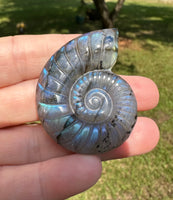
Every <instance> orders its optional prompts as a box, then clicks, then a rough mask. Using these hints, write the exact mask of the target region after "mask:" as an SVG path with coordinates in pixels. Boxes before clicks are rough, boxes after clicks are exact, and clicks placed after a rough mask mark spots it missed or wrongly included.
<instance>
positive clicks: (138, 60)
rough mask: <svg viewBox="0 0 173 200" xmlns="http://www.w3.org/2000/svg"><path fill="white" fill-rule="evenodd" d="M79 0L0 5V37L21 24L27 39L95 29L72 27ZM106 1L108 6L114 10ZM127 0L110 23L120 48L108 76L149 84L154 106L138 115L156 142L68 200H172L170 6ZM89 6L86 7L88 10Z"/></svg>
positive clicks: (1, 0) (106, 168)
mask: <svg viewBox="0 0 173 200" xmlns="http://www.w3.org/2000/svg"><path fill="white" fill-rule="evenodd" d="M79 2H80V1H79V0H73V1H69V0H27V1H22V0H15V1H12V0H0V36H5V35H14V34H16V23H18V22H20V21H24V22H25V23H26V26H27V29H26V33H27V34H42V33H79V32H80V33H82V32H87V31H90V30H94V29H99V28H101V24H100V23H99V22H98V21H96V22H89V21H86V22H85V23H84V24H80V25H79V24H76V22H75V16H76V15H77V14H78V7H79ZM114 2H115V1H113V0H112V2H111V1H109V3H108V6H109V8H112V6H113V5H114ZM161 2H162V1H159V0H151V1H149V0H147V1H142V0H135V1H133V0H127V1H126V3H125V5H124V7H123V9H122V11H121V13H120V17H119V21H117V22H116V25H115V26H116V27H118V28H119V31H120V36H121V37H122V38H124V39H123V40H124V41H125V47H121V48H120V50H119V57H118V63H117V64H116V67H115V68H114V72H117V73H119V74H135V75H141V76H147V77H149V78H151V79H153V80H154V81H155V82H156V84H157V85H158V88H159V91H160V103H159V105H158V106H157V108H155V109H153V110H152V111H147V112H142V113H140V115H145V116H149V117H151V118H153V119H154V120H155V121H156V122H157V124H158V125H159V129H160V132H161V139H160V141H159V144H158V146H157V147H156V149H155V150H154V151H152V152H150V153H148V154H146V155H142V156H136V157H132V158H127V159H122V160H114V161H108V162H104V163H103V174H102V177H101V179H100V180H99V181H98V183H97V184H96V185H95V186H94V187H93V188H91V189H90V190H88V191H86V192H84V193H82V194H79V195H77V196H75V197H72V198H71V199H74V200H79V199H83V200H88V199H89V200H90V199H91V200H100V199H101V200H102V199H103V200H105V199H106V200H115V199H117V200H130V199H135V200H136V199H137V200H138V199H147V200H151V199H155V200H167V199H173V161H172V159H173V128H172V127H173V89H172V88H173V3H172V4H163V3H161ZM90 6H91V7H92V5H90Z"/></svg>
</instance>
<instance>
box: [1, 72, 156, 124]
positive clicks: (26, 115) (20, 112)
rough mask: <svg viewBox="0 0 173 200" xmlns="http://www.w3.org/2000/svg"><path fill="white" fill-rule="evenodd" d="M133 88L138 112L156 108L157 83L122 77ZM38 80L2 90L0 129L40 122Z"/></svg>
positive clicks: (135, 77) (143, 78)
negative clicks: (37, 107)
mask: <svg viewBox="0 0 173 200" xmlns="http://www.w3.org/2000/svg"><path fill="white" fill-rule="evenodd" d="M122 77H123V78H124V79H125V80H126V81H127V82H128V83H129V84H130V86H131V88H132V90H133V91H134V94H135V96H136V99H137V105H138V110H139V111H141V110H149V109H152V108H154V107H155V106H156V105H157V103H158V99H159V93H158V89H157V87H156V85H155V83H154V82H153V81H152V80H150V79H148V78H145V77H139V76H122ZM36 84H37V79H35V80H29V81H24V82H21V83H19V84H16V85H13V86H9V87H5V88H2V89H0V99H1V102H2V103H1V104H0V113H1V115H0V127H1V128H2V127H7V126H12V125H19V124H23V123H26V122H31V121H36V120H38V116H37V109H36V102H35V99H36V98H35V93H36Z"/></svg>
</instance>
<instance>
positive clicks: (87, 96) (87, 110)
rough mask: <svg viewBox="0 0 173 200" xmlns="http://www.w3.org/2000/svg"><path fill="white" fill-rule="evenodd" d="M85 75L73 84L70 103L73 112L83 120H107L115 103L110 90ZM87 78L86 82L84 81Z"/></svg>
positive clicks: (99, 121)
mask: <svg viewBox="0 0 173 200" xmlns="http://www.w3.org/2000/svg"><path fill="white" fill-rule="evenodd" d="M85 76H87V75H85V74H84V75H83V76H82V77H80V78H79V79H78V80H77V81H76V82H75V83H74V85H73V86H72V88H71V93H70V105H71V108H72V111H73V113H74V114H75V115H76V116H77V117H78V118H79V119H81V120H83V121H86V122H90V123H101V122H103V121H106V120H107V119H108V118H109V116H110V115H111V113H112V109H113V103H112V99H111V97H110V95H109V94H108V92H107V91H106V90H104V89H102V88H100V84H99V83H97V84H96V83H95V82H94V81H93V79H89V80H88V79H85ZM83 80H85V82H84V81H83Z"/></svg>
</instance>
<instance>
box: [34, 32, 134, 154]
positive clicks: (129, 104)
mask: <svg viewBox="0 0 173 200" xmlns="http://www.w3.org/2000/svg"><path fill="white" fill-rule="evenodd" d="M117 55H118V30H117V29H104V30H99V31H93V32H90V33H86V34H84V35H82V36H80V37H78V38H76V39H74V40H72V41H70V42H68V43H67V44H66V45H65V46H63V47H62V48H61V49H60V50H58V51H57V52H56V53H55V54H54V55H53V56H52V57H51V58H50V59H49V61H48V62H47V64H46V65H45V67H44V68H43V70H42V72H41V75H40V78H39V81H38V84H37V95H36V97H37V100H36V101H37V107H38V115H39V118H40V120H41V122H42V125H43V127H44V128H45V130H46V131H47V133H48V134H49V135H50V136H51V137H52V138H53V139H55V140H56V141H57V143H59V144H61V145H62V146H64V147H65V148H67V149H69V150H71V151H73V152H77V153H84V154H97V153H103V152H106V151H109V150H111V149H113V148H115V147H118V146H120V145H121V144H122V143H123V142H124V141H125V140H126V139H127V138H128V137H129V135H130V133H131V131H132V129H133V127H134V125H135V122H136V118H137V103H136V99H135V96H134V93H133V91H132V89H131V88H130V86H129V85H128V83H127V82H126V81H125V80H123V79H122V78H121V77H119V76H118V75H116V74H114V73H113V72H111V68H112V67H113V66H114V64H115V62H116V60H117Z"/></svg>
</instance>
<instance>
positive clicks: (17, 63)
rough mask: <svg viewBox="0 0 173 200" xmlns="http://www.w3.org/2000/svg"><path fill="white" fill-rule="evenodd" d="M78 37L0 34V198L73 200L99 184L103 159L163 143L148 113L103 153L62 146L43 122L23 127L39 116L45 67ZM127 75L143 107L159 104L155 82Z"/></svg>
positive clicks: (127, 79) (139, 151)
mask: <svg viewBox="0 0 173 200" xmlns="http://www.w3.org/2000/svg"><path fill="white" fill-rule="evenodd" d="M76 36H77V35H40V36H26V35H25V36H14V37H4V38H0V47H1V48H0V102H1V103H0V113H1V114H0V141H1V145H0V194H1V195H0V199H3V200H12V199H18V200H20V199H21V200H30V199H32V200H38V199H43V200H47V199H48V200H54V199H56V200H57V199H65V198H68V197H70V196H72V195H75V194H78V193H80V192H82V191H84V190H86V189H88V188H89V187H91V186H92V185H94V184H95V183H96V182H97V180H98V179H99V177H100V176H101V170H102V167H101V160H109V159H117V158H124V157H129V156H134V155H140V154H144V153H147V152H149V151H151V150H152V149H153V148H154V147H155V146H156V144H157V143H158V140H159V130H158V127H157V125H156V123H155V122H154V121H153V120H152V119H149V118H146V117H138V119H137V123H136V125H135V127H134V129H133V131H132V133H131V136H130V137H129V139H128V140H127V141H126V142H125V143H124V144H122V145H121V146H120V147H119V148H117V149H113V150H112V151H110V152H107V153H104V154H102V155H99V156H95V155H79V154H74V153H71V152H69V151H67V150H65V149H64V148H62V147H61V146H59V145H57V144H56V143H55V142H54V141H53V140H52V139H51V138H50V137H49V136H48V135H47V133H45V131H44V130H43V128H42V127H41V125H24V123H25V122H28V121H35V120H38V116H37V110H36V103H35V88H36V83H37V79H38V77H39V74H40V72H41V69H42V68H43V66H44V64H45V63H46V61H47V60H48V59H49V57H50V56H51V55H52V54H53V53H54V52H55V51H56V50H58V49H59V48H60V47H61V46H62V45H64V44H65V43H66V42H68V41H69V40H71V39H73V38H75V37H76ZM122 77H123V78H124V79H125V80H126V81H127V82H128V83H129V84H130V85H131V87H132V89H133V91H134V93H135V96H136V99H137V104H138V110H139V111H143V110H149V109H152V108H154V107H155V106H156V105H157V103H158V101H159V93H158V89H157V86H156V85H155V83H154V82H153V81H152V80H150V79H148V78H145V77H139V76H133V77H132V76H122ZM115 178H116V177H115Z"/></svg>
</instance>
